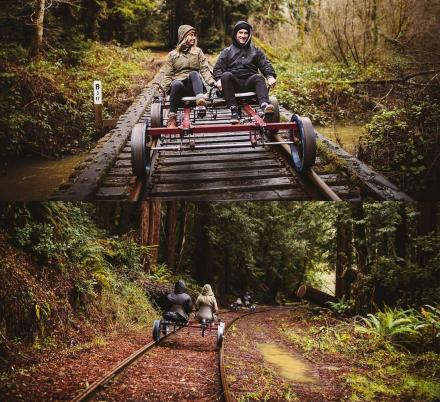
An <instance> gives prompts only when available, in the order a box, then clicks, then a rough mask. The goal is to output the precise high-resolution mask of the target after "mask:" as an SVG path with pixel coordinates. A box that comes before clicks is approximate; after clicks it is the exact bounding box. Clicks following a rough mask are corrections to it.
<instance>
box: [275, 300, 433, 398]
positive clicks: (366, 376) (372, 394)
mask: <svg viewBox="0 0 440 402" xmlns="http://www.w3.org/2000/svg"><path fill="white" fill-rule="evenodd" d="M428 310H429V312H428ZM439 318H440V317H439V315H438V308H436V307H434V306H431V307H430V308H429V307H425V308H423V309H422V310H421V312H420V313H419V312H417V311H415V310H402V309H385V310H384V311H382V312H378V313H376V314H375V315H369V316H368V317H366V318H363V319H362V320H358V321H357V322H356V321H352V322H344V321H336V320H335V319H334V318H331V317H328V318H327V317H326V316H325V315H321V316H315V317H312V318H310V319H307V322H308V323H309V325H295V326H292V325H291V324H287V323H286V322H285V321H283V322H282V323H281V324H280V331H281V333H282V334H284V336H285V338H286V339H288V340H289V341H290V342H291V343H292V344H294V345H295V346H296V347H298V348H299V349H300V350H301V351H302V352H303V353H304V354H305V355H306V356H309V358H310V359H312V360H317V359H319V360H320V361H322V360H323V359H325V357H323V355H327V356H329V357H331V356H333V357H331V358H332V359H333V358H334V356H339V358H338V361H341V360H340V359H341V358H342V359H343V360H344V363H341V364H343V366H347V367H350V372H349V373H347V374H344V375H343V376H342V377H341V378H342V383H343V384H344V386H345V387H347V392H348V394H349V399H350V400H351V401H376V400H383V401H391V400H396V399H398V400H415V401H436V400H438V399H439V398H440V377H439V375H440V373H439V372H438V369H437V367H439V365H440V355H439V354H438V346H439V344H438V341H437V338H436V334H438V332H437V331H438V327H437V325H438V322H439ZM423 323H424V324H426V326H425V325H422V324H423ZM310 324H311V325H310ZM427 326H429V330H428V332H425V331H426V330H427ZM417 333H418V334H419V335H417ZM428 333H429V334H430V335H428ZM428 338H429V341H428ZM410 342H411V343H410ZM411 345H412V347H411ZM319 356H321V357H319Z"/></svg>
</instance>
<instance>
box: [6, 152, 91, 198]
mask: <svg viewBox="0 0 440 402" xmlns="http://www.w3.org/2000/svg"><path fill="white" fill-rule="evenodd" d="M84 158H85V155H84V154H82V155H73V156H67V157H65V158H62V159H55V160H47V159H41V158H26V159H20V160H17V161H15V162H12V163H11V164H9V165H8V166H7V168H6V172H3V173H1V174H0V200H1V201H44V200H47V198H48V197H49V196H50V194H52V193H53V192H54V191H55V190H56V189H57V188H58V187H59V186H60V184H61V183H62V182H63V181H66V180H67V178H68V177H69V175H70V174H71V173H72V172H73V170H74V169H75V166H76V165H78V164H79V163H80V162H81V161H82V160H83V159H84Z"/></svg>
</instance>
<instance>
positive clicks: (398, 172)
mask: <svg viewBox="0 0 440 402" xmlns="http://www.w3.org/2000/svg"><path fill="white" fill-rule="evenodd" d="M439 121H440V105H439V104H438V103H437V102H435V101H432V100H423V101H418V100H415V101H414V100H413V101H412V102H411V101H410V100H409V101H408V103H407V104H406V105H404V106H402V107H391V108H388V109H385V110H383V111H381V112H380V113H378V114H377V115H375V116H374V117H373V119H372V120H371V122H370V123H369V124H367V125H366V126H365V128H366V132H367V134H366V135H365V136H364V137H363V144H362V155H361V156H362V157H363V158H365V159H368V160H369V161H370V163H372V164H373V165H374V166H376V167H377V168H379V169H382V170H384V171H386V172H388V175H390V174H391V176H392V177H393V178H394V180H395V181H396V182H397V183H398V184H400V185H401V186H403V188H404V189H406V190H407V191H411V192H413V193H415V194H417V193H421V192H423V193H424V194H425V197H426V195H428V196H429V195H430V194H432V195H434V194H435V193H436V191H437V190H438V188H439V180H440V179H439V176H438V171H439V169H438V166H439V165H438V160H437V159H438V158H437V159H436V157H437V156H436V155H435V153H433V152H432V150H433V149H438V145H439V144H438V139H437V137H436V135H434V134H435V133H436V132H437V131H438V124H439Z"/></svg>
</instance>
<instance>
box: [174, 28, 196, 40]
mask: <svg viewBox="0 0 440 402" xmlns="http://www.w3.org/2000/svg"><path fill="white" fill-rule="evenodd" d="M191 31H194V32H195V31H196V29H195V28H194V27H192V26H191V25H181V26H180V27H179V29H178V31H177V43H178V44H180V43H181V42H182V41H183V40H184V39H185V37H186V35H188V34H189V33H190V32H191Z"/></svg>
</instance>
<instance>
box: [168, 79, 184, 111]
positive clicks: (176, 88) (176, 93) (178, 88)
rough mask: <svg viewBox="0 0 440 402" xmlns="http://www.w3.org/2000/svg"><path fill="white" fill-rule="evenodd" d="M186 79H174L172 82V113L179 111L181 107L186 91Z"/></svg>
mask: <svg viewBox="0 0 440 402" xmlns="http://www.w3.org/2000/svg"><path fill="white" fill-rule="evenodd" d="M184 81H185V80H183V81H182V80H174V81H173V82H172V83H171V92H170V113H177V109H178V108H179V103H180V100H181V99H182V97H183V95H184V94H185V92H186V88H185V82H184Z"/></svg>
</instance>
